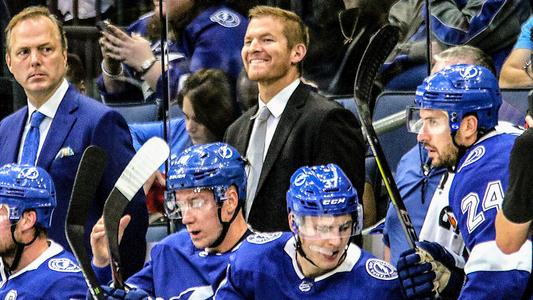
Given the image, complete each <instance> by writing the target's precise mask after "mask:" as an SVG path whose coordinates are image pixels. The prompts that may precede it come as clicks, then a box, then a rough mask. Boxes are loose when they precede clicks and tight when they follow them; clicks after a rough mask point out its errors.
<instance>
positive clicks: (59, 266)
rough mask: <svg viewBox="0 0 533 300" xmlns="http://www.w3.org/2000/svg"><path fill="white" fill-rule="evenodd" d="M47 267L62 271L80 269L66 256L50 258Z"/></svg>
mask: <svg viewBox="0 0 533 300" xmlns="http://www.w3.org/2000/svg"><path fill="white" fill-rule="evenodd" d="M48 268H50V270H52V271H56V272H63V273H76V272H80V271H81V269H80V267H78V265H76V264H75V263H74V262H73V261H72V260H70V259H68V258H52V259H51V260H49V261H48Z"/></svg>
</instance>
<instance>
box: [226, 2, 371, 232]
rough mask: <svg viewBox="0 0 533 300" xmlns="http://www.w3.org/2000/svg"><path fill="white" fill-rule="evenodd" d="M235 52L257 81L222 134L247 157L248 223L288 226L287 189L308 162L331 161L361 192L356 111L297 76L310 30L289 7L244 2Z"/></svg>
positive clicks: (270, 227)
mask: <svg viewBox="0 0 533 300" xmlns="http://www.w3.org/2000/svg"><path fill="white" fill-rule="evenodd" d="M249 19H250V23H249V24H248V29H247V31H246V35H245V38H244V45H243V47H242V51H241V56H242V60H243V64H244V68H245V70H246V72H247V74H248V78H249V79H250V80H254V81H257V82H258V88H259V96H258V104H257V105H255V106H254V107H252V108H251V109H250V110H248V111H247V112H246V113H244V114H243V115H242V116H241V117H240V118H239V119H237V120H236V121H235V122H234V123H233V124H232V125H231V126H230V127H229V128H228V130H227V131H226V135H225V141H226V142H228V143H229V144H231V145H233V146H235V148H237V150H239V151H240V152H241V153H243V154H246V158H247V159H248V161H249V162H250V164H249V166H247V173H248V186H247V194H248V198H247V201H246V204H245V213H246V217H247V220H248V223H249V224H250V225H251V226H252V227H253V228H254V229H257V230H259V231H280V230H288V229H289V227H288V226H287V211H286V203H285V193H286V191H287V189H288V187H289V182H290V176H291V174H292V173H294V171H296V169H298V168H299V167H302V166H306V165H318V164H327V163H336V164H338V165H339V166H340V167H341V168H342V169H343V170H345V172H346V174H347V175H348V178H350V180H351V182H352V183H353V184H354V186H355V188H356V189H357V192H358V193H359V194H360V195H362V194H363V184H364V176H365V174H364V171H365V169H364V156H365V152H366V147H365V146H364V143H363V137H362V135H361V128H360V125H359V123H358V122H357V120H356V119H355V117H354V115H353V114H352V113H351V112H349V111H348V110H346V109H344V108H342V107H341V106H340V105H338V104H337V103H335V102H334V101H328V100H327V99H325V98H324V97H322V96H320V95H318V94H317V93H315V92H314V91H313V89H312V88H311V87H310V86H308V85H306V84H304V83H303V82H302V81H301V80H300V76H301V65H302V63H303V59H304V57H305V54H306V52H307V46H308V43H309V35H308V33H307V28H306V27H305V26H304V24H303V23H302V20H301V19H300V18H299V17H298V16H297V15H296V14H294V13H292V12H289V11H286V10H282V9H279V8H274V7H269V6H257V7H255V8H253V9H251V10H250V13H249Z"/></svg>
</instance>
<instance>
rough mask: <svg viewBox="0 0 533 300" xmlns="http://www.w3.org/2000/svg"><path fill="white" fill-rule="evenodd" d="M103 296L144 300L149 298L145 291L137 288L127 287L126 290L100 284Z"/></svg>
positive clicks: (114, 298)
mask: <svg viewBox="0 0 533 300" xmlns="http://www.w3.org/2000/svg"><path fill="white" fill-rule="evenodd" d="M102 290H103V291H104V295H105V298H106V299H108V300H117V299H124V300H146V299H151V298H150V297H149V296H148V294H147V293H146V292H144V291H143V290H139V289H129V290H127V291H125V290H122V289H115V288H112V287H109V286H105V285H104V286H102Z"/></svg>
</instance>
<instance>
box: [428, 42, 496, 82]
mask: <svg viewBox="0 0 533 300" xmlns="http://www.w3.org/2000/svg"><path fill="white" fill-rule="evenodd" d="M434 58H435V61H442V60H447V59H471V60H472V64H474V65H478V66H482V67H485V68H487V69H489V71H491V72H492V74H494V75H495V76H496V75H497V73H496V67H495V66H494V62H493V60H492V58H491V57H490V56H489V55H488V54H487V53H485V52H484V51H483V50H481V49H479V48H477V47H473V46H469V45H460V46H454V47H451V48H448V49H446V50H444V51H442V52H440V53H438V54H435V56H434Z"/></svg>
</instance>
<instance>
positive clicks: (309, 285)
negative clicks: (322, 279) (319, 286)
mask: <svg viewBox="0 0 533 300" xmlns="http://www.w3.org/2000/svg"><path fill="white" fill-rule="evenodd" d="M312 287H313V283H312V282H309V281H302V283H300V285H299V286H298V288H299V289H300V291H302V292H304V293H307V292H309V291H310V290H311V288H312Z"/></svg>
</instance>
